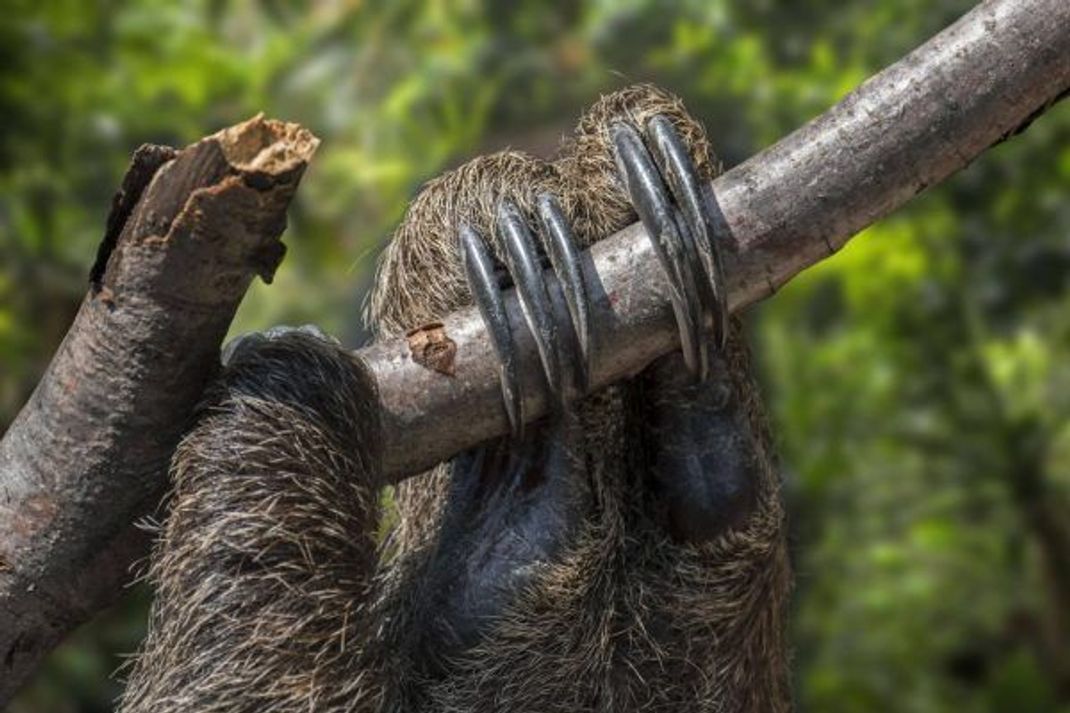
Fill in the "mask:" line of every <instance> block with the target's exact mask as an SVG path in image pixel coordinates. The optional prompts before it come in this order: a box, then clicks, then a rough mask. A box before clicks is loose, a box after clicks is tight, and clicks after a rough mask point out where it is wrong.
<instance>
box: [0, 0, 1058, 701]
mask: <svg viewBox="0 0 1070 713" xmlns="http://www.w3.org/2000/svg"><path fill="white" fill-rule="evenodd" d="M970 5H971V2H969V0H873V1H869V2H863V1H862V0H853V1H851V2H832V1H831V0H817V1H815V2H810V3H805V4H801V3H793V2H790V0H755V1H754V2H750V3H732V2H728V0H679V1H678V2H671V3H663V2H654V0H625V1H621V2H609V1H608V0H598V1H594V2H590V3H587V4H582V5H581V4H571V3H568V4H555V3H547V2H537V1H535V0H522V1H520V2H511V3H495V2H490V1H489V0H485V1H483V2H480V1H477V0H462V1H461V2H454V3H446V2H444V1H442V0H427V1H426V2H416V1H415V0H401V1H398V2H390V3H375V2H343V1H342V0H337V1H335V2H329V1H326V0H324V1H322V2H314V3H305V2H298V1H297V0H262V1H261V2H254V1H253V0H234V1H233V2H221V1H220V0H190V1H189V2H184V3H177V4H176V3H159V2H152V1H150V0H134V1H131V2H122V3H120V2H106V1H104V0H100V1H98V2H85V3H83V2H75V1H74V0H66V1H59V0H55V1H53V0H46V2H37V3H33V2H26V0H15V1H14V2H9V3H8V6H7V7H6V8H5V12H4V13H3V16H2V18H0V61H2V65H0V66H2V67H3V70H2V71H0V116H2V117H3V118H2V121H3V126H4V129H3V132H2V134H0V363H2V365H3V369H2V371H0V423H6V422H8V421H9V420H10V418H12V417H13V415H14V413H15V412H16V410H17V408H18V406H19V405H20V404H21V403H22V401H23V400H24V399H25V398H26V396H27V395H28V393H29V390H30V389H31V388H32V386H33V384H34V383H35V381H36V378H37V376H38V374H39V372H40V370H41V369H42V368H43V366H44V364H45V363H46V362H47V358H48V356H49V354H50V353H51V351H52V350H53V349H54V348H55V346H56V344H57V343H58V340H59V339H60V338H61V337H62V335H63V332H64V330H65V328H66V325H67V323H68V321H69V319H70V317H71V315H72V314H73V310H74V309H76V307H77V304H78V301H79V300H80V297H81V294H82V292H83V289H84V280H85V277H84V276H85V274H86V272H87V269H88V266H89V264H90V262H91V257H92V254H93V252H94V250H95V247H96V241H97V240H98V239H99V237H100V234H101V230H102V226H103V220H104V216H105V213H106V211H107V208H108V205H109V200H110V194H111V191H112V190H113V189H114V187H115V186H116V185H117V184H118V181H119V179H120V177H121V175H122V171H123V169H124V167H125V163H126V161H127V159H128V157H129V155H130V153H131V151H132V149H133V148H134V147H135V146H137V145H138V144H139V143H142V142H146V141H151V142H157V143H170V144H176V145H182V144H185V143H187V142H189V141H192V140H195V139H196V138H198V137H199V136H201V135H203V134H205V133H208V132H211V131H214V130H216V129H218V128H220V127H222V126H224V125H227V124H230V123H233V122H236V121H239V120H241V119H244V118H247V117H248V116H249V115H251V114H254V113H256V112H257V111H264V112H265V113H267V114H269V115H272V116H279V117H281V118H286V119H290V120H296V121H300V122H302V123H304V124H305V125H307V126H309V127H310V128H311V129H313V130H314V131H315V132H316V133H317V134H318V135H320V136H321V138H323V140H324V143H323V145H322V148H321V150H320V153H319V155H318V156H317V159H316V161H315V164H314V166H313V167H312V168H311V169H310V171H309V174H308V176H307V177H306V180H305V183H304V185H303V187H302V190H301V192H300V196H299V200H298V203H297V205H296V206H295V208H294V210H293V212H292V214H291V225H290V230H289V232H288V235H287V238H286V241H287V243H288V244H289V246H290V255H289V257H288V258H287V260H286V262H285V263H284V265H283V267H282V269H281V270H280V271H279V274H278V277H277V280H276V284H275V285H273V286H271V287H270V288H265V287H264V286H262V285H256V286H255V287H254V289H253V290H252V291H251V293H250V295H249V296H248V298H247V299H246V302H245V303H244V305H243V307H242V310H241V312H240V314H239V318H238V321H237V324H236V327H235V329H237V330H246V329H259V328H265V327H267V326H270V325H272V324H276V323H282V322H288V323H295V322H303V321H313V322H316V323H318V324H320V325H322V326H323V327H325V328H327V329H328V330H330V331H333V332H335V333H337V334H339V335H341V336H342V337H343V338H346V339H348V340H350V341H356V340H359V339H360V338H361V337H362V335H363V331H362V328H361V326H360V319H359V312H360V304H361V299H362V296H363V294H364V292H365V291H366V287H367V284H368V281H369V279H370V274H371V270H372V269H373V265H374V260H373V258H374V255H375V253H376V252H377V250H378V249H379V247H380V246H381V245H382V244H383V241H384V240H385V239H386V237H387V236H388V235H389V232H390V230H391V228H392V226H393V225H394V224H396V223H397V221H398V219H399V217H400V215H401V213H402V211H403V210H404V207H405V205H406V203H407V202H408V200H409V199H410V198H411V196H412V195H413V194H414V192H415V191H416V190H418V187H419V185H420V184H421V183H422V182H423V181H424V180H426V179H427V178H429V177H431V176H433V175H435V174H436V173H438V172H440V171H441V170H443V169H444V168H447V167H449V166H451V165H455V164H457V163H459V162H461V161H463V160H465V159H466V158H467V157H469V156H471V155H474V154H475V153H480V152H484V151H488V150H496V149H499V148H502V147H504V146H507V145H512V146H515V147H519V148H527V149H531V150H535V151H541V150H545V148H546V147H547V146H549V145H552V143H553V142H554V141H555V140H556V137H557V136H558V135H560V134H561V133H564V132H565V131H567V130H568V127H569V125H570V124H571V123H572V122H573V121H574V119H575V116H576V114H577V113H578V111H579V110H580V109H581V108H582V106H584V105H585V104H587V103H589V102H590V101H591V100H593V99H594V98H595V97H596V96H597V94H598V93H599V92H604V91H609V90H611V89H613V88H615V87H617V86H620V85H622V84H624V83H625V82H628V81H637V80H652V81H656V82H658V83H660V84H663V85H665V86H667V87H668V88H670V89H672V90H674V91H676V92H678V93H679V94H681V95H682V96H684V97H685V98H686V100H687V102H688V104H689V106H690V107H691V108H692V110H693V111H695V112H696V113H697V114H699V115H700V116H702V117H703V118H704V120H705V121H706V123H707V125H708V127H709V128H710V130H711V133H712V135H713V136H714V137H715V143H716V144H717V145H718V147H719V151H720V152H721V154H722V158H723V159H724V160H725V162H726V163H728V164H729V165H731V164H732V163H735V162H738V161H739V160H742V159H743V158H745V157H747V156H749V155H750V154H752V153H754V152H755V151H757V150H758V149H760V148H762V147H763V146H766V145H768V144H770V143H772V142H773V141H775V140H777V139H778V138H780V137H781V136H783V135H784V134H785V133H787V132H788V131H790V130H792V129H793V128H795V127H797V126H798V125H800V124H801V123H803V122H804V121H806V120H808V119H809V118H811V117H813V116H814V115H816V114H818V113H820V112H821V111H823V110H824V109H826V108H827V107H828V106H829V105H830V104H832V103H833V102H835V101H836V100H837V99H839V98H840V97H842V96H843V95H844V94H845V93H847V92H848V91H850V90H851V89H852V88H853V87H855V86H856V85H857V84H858V83H859V82H860V81H862V80H863V79H864V78H865V77H867V76H869V75H870V74H872V73H873V72H875V71H877V70H878V69H880V68H881V67H882V66H884V65H885V64H887V63H890V62H892V61H894V60H895V59H897V58H898V57H900V56H901V55H902V54H904V53H905V52H907V51H908V50H910V49H911V48H912V47H913V46H915V45H916V44H918V43H919V42H921V41H922V40H923V39H925V38H927V37H928V36H929V35H931V34H933V33H934V32H936V31H938V30H939V29H941V28H942V27H944V26H945V25H947V24H948V23H950V22H951V21H953V20H954V19H955V18H956V17H957V16H959V15H960V14H961V13H962V12H964V11H965V10H966V9H968V7H969V6H970ZM1068 187H1070V112H1068V111H1067V109H1066V107H1060V108H1057V109H1055V110H1053V111H1052V112H1050V113H1049V115H1048V116H1046V117H1044V118H1042V119H1041V120H1039V121H1038V122H1037V123H1036V124H1035V125H1034V126H1033V127H1031V128H1030V129H1029V130H1028V131H1027V132H1026V133H1025V134H1024V135H1023V136H1021V137H1017V138H1015V139H1014V140H1013V141H1011V142H1009V143H1007V144H1005V145H1002V146H1000V147H997V148H996V149H994V150H992V151H990V152H989V153H988V154H986V155H985V156H984V157H983V158H982V159H980V160H979V161H978V162H977V163H976V164H975V165H973V166H972V167H970V168H969V169H968V170H966V171H965V172H963V173H962V174H960V175H958V176H956V177H955V178H953V179H952V180H951V181H950V182H949V183H948V184H946V185H944V186H942V187H939V188H937V189H935V190H933V191H931V192H930V193H928V194H927V195H926V196H924V197H921V198H920V199H918V200H916V201H915V202H914V203H912V204H911V205H910V206H909V207H907V208H906V209H904V210H902V211H900V212H899V213H898V214H896V215H895V216H893V217H891V218H889V219H887V220H885V221H883V222H882V223H880V224H879V225H877V226H874V227H872V228H870V229H869V230H867V231H866V233H865V234H864V235H863V236H860V237H858V238H857V239H856V240H855V241H853V242H852V243H851V244H849V245H848V247H847V248H845V249H844V250H843V252H842V254H840V255H839V256H837V257H836V258H835V259H832V260H829V261H826V262H825V263H823V264H822V265H820V266H818V267H816V268H815V269H813V270H810V271H809V272H807V273H806V274H804V275H802V276H801V277H800V278H799V279H797V280H796V281H794V282H792V283H791V284H790V285H789V286H788V287H786V288H785V289H784V291H783V292H782V294H780V295H778V296H777V297H776V298H774V299H772V300H770V301H768V302H767V303H765V304H764V305H763V306H762V307H760V308H759V309H757V310H755V314H754V315H753V317H752V321H753V325H754V336H755V342H756V350H757V352H758V355H759V358H760V360H761V363H762V366H763V373H764V376H765V380H766V387H767V389H766V390H767V396H768V398H769V401H770V404H771V407H772V411H773V415H774V418H775V421H776V425H777V431H778V437H779V439H780V444H781V450H782V453H783V461H784V467H785V474H786V479H787V489H788V497H789V501H790V502H789V506H790V511H791V515H792V521H793V533H794V535H793V537H794V547H793V549H794V553H795V559H796V566H797V570H798V588H797V605H796V609H795V612H794V619H793V627H794V634H795V639H794V640H795V642H796V656H795V662H796V677H797V690H798V698H799V702H800V704H801V705H802V707H804V708H805V709H808V710H821V711H833V712H835V711H844V712H848V711H862V710H911V711H914V710H917V711H942V710H955V711H978V712H980V711H991V712H993V713H996V712H1002V711H1060V710H1061V711H1070V653H1068V651H1070V641H1068V639H1067V632H1068V630H1070V622H1068V613H1067V612H1068V610H1070V601H1068V599H1067V597H1068V596H1070V595H1068V590H1067V587H1068V586H1070V585H1068V582H1067V580H1068V576H1067V572H1066V571H1060V569H1059V563H1060V562H1065V561H1066V560H1062V559H1059V557H1060V547H1061V548H1062V550H1061V553H1062V554H1063V555H1065V554H1066V553H1067V552H1070V532H1068V529H1067V525H1066V523H1067V522H1070V517H1068V516H1070V511H1068V510H1067V508H1066V505H1065V504H1066V502H1067V498H1068V497H1070V493H1068V490H1070V418H1068V416H1070V243H1068V242H1067V236H1068V235H1070V201H1068V200H1067V194H1068ZM1051 522H1054V523H1055V525H1051V524H1050V523H1051ZM1059 523H1062V524H1061V525H1060V524H1059ZM1060 527H1061V529H1060ZM1060 582H1061V584H1060ZM138 591H139V593H138V594H137V595H136V596H134V597H131V598H130V601H128V602H127V603H125V604H124V605H123V607H121V608H120V609H119V610H117V611H116V612H114V613H112V614H110V615H109V616H108V617H105V618H104V619H101V620H100V621H98V622H95V623H94V624H92V625H90V626H89V627H87V628H86V629H85V630H83V631H82V632H81V633H80V634H79V636H78V637H77V638H76V639H75V640H73V641H72V642H70V643H69V644H68V645H66V646H65V647H63V648H62V649H60V650H59V651H58V652H57V653H56V655H55V656H54V657H53V659H52V660H51V661H50V663H49V666H48V669H47V671H46V672H45V673H44V674H43V675H42V676H41V677H40V678H39V680H38V682H37V684H36V685H35V686H33V687H31V688H30V689H29V690H28V691H27V692H26V694H25V695H24V696H22V698H20V700H19V701H18V702H17V703H16V704H15V706H14V708H13V710H14V711H35V710H48V711H61V712H62V711H96V710H107V709H108V707H109V705H110V700H111V697H112V696H114V695H115V692H116V690H117V688H116V684H115V683H114V682H112V683H106V677H107V674H108V673H109V672H110V671H111V670H112V669H113V668H114V667H115V665H116V664H117V660H116V659H115V657H114V654H115V652H117V651H130V650H132V649H133V648H134V646H136V641H137V638H138V637H139V636H140V634H141V627H142V621H143V616H144V602H145V593H144V592H143V591H140V590H138Z"/></svg>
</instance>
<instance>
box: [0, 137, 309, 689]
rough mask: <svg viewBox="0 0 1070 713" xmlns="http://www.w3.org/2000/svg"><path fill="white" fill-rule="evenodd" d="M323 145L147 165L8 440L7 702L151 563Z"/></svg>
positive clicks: (4, 561)
mask: <svg viewBox="0 0 1070 713" xmlns="http://www.w3.org/2000/svg"><path fill="white" fill-rule="evenodd" d="M316 143H317V142H316V139H315V138H314V137H312V136H311V134H309V133H308V132H307V131H305V130H304V129H302V128H300V127H298V126H296V125H294V124H284V123H282V122H277V121H268V120H265V119H262V118H260V117H257V118H255V119H252V120H250V121H248V122H245V123H243V124H240V125H237V126H234V127H231V128H229V129H226V130H224V131H221V132H219V133H218V134H215V135H214V136H211V137H209V138H206V139H204V140H202V141H200V142H198V143H196V144H194V145H192V146H190V147H188V148H186V149H184V150H182V151H175V150H174V149H170V148H165V147H158V146H146V147H142V148H141V149H139V150H138V152H137V153H136V154H135V156H134V159H133V161H132V163H131V166H130V169H129V171H128V172H127V176H126V178H125V179H124V181H123V185H122V188H121V189H120V191H119V193H118V194H117V196H116V199H115V202H114V204H113V206H112V213H111V216H110V217H109V219H108V226H107V233H106V235H105V238H104V240H103V241H102V243H101V248H100V253H99V255H98V259H97V263H96V265H95V266H94V268H93V271H92V275H91V288H90V291H89V293H88V294H87V295H86V297H85V300H84V301H83V303H82V306H81V309H80V311H79V313H78V316H77V317H76V318H75V321H74V324H73V325H72V326H71V328H70V331H69V332H68V334H67V336H66V338H65V339H64V341H63V344H62V345H61V346H60V348H59V351H58V352H57V354H56V355H55V357H54V359H53V361H52V363H51V365H50V366H49V368H48V371H47V372H46V374H45V376H44V377H43V378H42V380H41V382H40V384H38V386H37V389H36V390H35V391H34V393H33V395H32V396H31V398H30V401H29V403H27V404H26V406H25V407H24V408H23V410H22V411H21V413H19V415H18V417H17V418H16V419H15V422H14V423H13V424H12V425H11V427H10V429H8V431H7V433H6V434H5V435H4V438H3V440H2V441H0V523H2V526H0V705H2V703H3V701H5V700H6V699H7V698H9V697H10V696H11V694H12V693H13V692H14V690H15V688H16V687H17V686H18V685H19V684H20V683H21V681H22V680H23V679H24V678H25V677H26V675H27V674H28V673H30V672H31V671H32V670H33V668H34V667H35V665H36V664H37V663H38V661H39V660H40V659H41V658H42V656H44V655H45V654H46V653H48V651H50V650H51V649H52V648H53V647H54V646H55V644H56V643H58V642H59V641H60V640H61V639H62V638H63V636H65V635H66V634H67V632H68V631H69V630H70V629H71V628H72V627H74V626H76V625H77V624H79V623H81V622H82V621H84V620H85V619H86V618H88V617H89V616H90V615H91V614H93V613H95V612H96V611H97V610H99V609H100V608H101V607H102V606H104V605H105V604H107V603H108V602H109V601H111V600H112V599H114V597H115V596H116V595H117V594H118V593H119V592H120V591H121V589H122V586H123V584H124V583H125V581H126V580H128V579H129V576H130V575H129V572H128V570H129V567H130V564H131V562H133V561H135V559H136V558H138V557H141V556H143V555H144V553H145V552H146V551H147V538H146V537H145V536H142V535H140V533H139V532H138V531H137V530H136V529H135V528H134V527H133V526H132V523H133V521H134V520H135V519H136V518H138V517H140V516H142V515H144V514H145V513H147V512H151V510H152V509H153V508H154V507H155V506H156V504H157V502H158V501H159V499H160V497H161V495H162V492H163V488H164V485H165V483H166V478H165V474H166V472H167V466H168V462H169V460H170V457H171V453H172V451H173V450H174V448H175V446H176V444H177V442H178V439H179V438H180V436H181V434H182V432H183V431H184V429H185V427H186V426H187V425H188V424H187V422H188V420H189V417H190V414H191V412H192V410H193V407H194V405H195V404H196V402H197V400H198V399H199V397H200V395H201V392H202V389H203V386H204V383H205V381H206V380H207V379H209V378H210V377H211V375H212V374H213V372H214V371H215V369H216V368H217V366H218V354H219V347H220V343H221V341H222V339H223V337H224V335H225V334H226V331H227V328H228V327H229V325H230V321H231V319H232V317H233V315H234V311H235V310H236V309H237V306H238V303H239V302H240V300H241V298H242V296H243V295H244V294H245V290H246V288H247V287H248V286H249V283H250V281H251V280H252V277H253V276H254V275H257V274H259V275H260V276H261V277H263V278H264V279H265V280H268V281H270V279H271V277H272V275H273V273H274V271H275V268H276V267H277V265H278V263H279V260H281V259H282V255H283V252H284V248H283V246H282V243H280V242H279V240H278V238H279V235H280V234H281V233H282V230H283V228H284V227H285V225H286V209H287V207H288V206H289V203H290V200H291V198H292V197H293V195H294V191H295V190H296V188H297V184H298V182H299V180H300V178H301V175H302V173H303V171H304V169H305V166H306V164H307V162H308V160H309V158H310V157H311V155H312V153H313V151H314V150H315V147H316Z"/></svg>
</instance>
